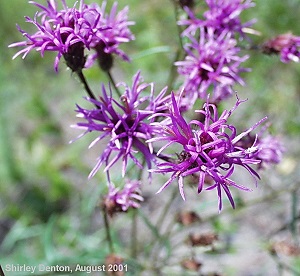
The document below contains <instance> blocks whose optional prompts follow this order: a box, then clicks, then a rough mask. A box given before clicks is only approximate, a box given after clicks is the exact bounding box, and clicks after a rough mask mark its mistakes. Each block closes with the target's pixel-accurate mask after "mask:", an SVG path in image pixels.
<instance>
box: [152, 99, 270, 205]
mask: <svg viewBox="0 0 300 276" xmlns="http://www.w3.org/2000/svg"><path fill="white" fill-rule="evenodd" d="M241 103H242V101H240V100H237V102H236V104H235V106H234V107H233V108H232V109H231V110H229V111H227V110H225V111H224V112H223V113H222V114H221V115H220V116H219V115H218V111H217V108H216V106H215V105H213V104H209V103H208V102H206V103H205V104H204V108H203V110H198V111H197V112H199V113H201V114H202V115H203V116H204V120H203V121H199V120H192V121H191V122H189V123H187V122H186V120H185V119H184V118H183V117H182V115H181V113H180V111H179V108H178V103H177V102H176V100H175V97H174V95H172V106H171V108H170V113H169V114H166V115H165V116H166V120H165V124H162V123H160V125H162V128H163V130H164V134H163V135H158V136H157V137H155V138H153V139H150V141H149V142H155V141H164V142H165V145H164V146H163V147H162V148H161V149H160V150H159V151H158V153H157V154H158V155H159V154H160V153H161V152H162V151H164V150H166V149H168V148H169V147H170V146H171V145H177V147H178V146H179V147H181V152H177V157H176V158H173V159H170V160H168V161H167V162H163V163H160V164H158V165H157V166H158V168H157V169H154V170H152V171H153V172H156V173H171V177H170V178H169V180H168V181H167V182H166V183H165V184H164V185H163V186H162V187H161V188H160V189H159V191H158V193H159V192H161V191H162V190H164V189H165V188H166V187H167V186H169V185H170V184H171V183H172V182H173V181H174V180H175V179H178V185H179V191H180V194H181V196H182V198H183V199H185V195H184V189H183V187H184V178H185V177H187V176H189V175H197V176H198V193H200V192H201V191H202V190H203V187H204V182H205V179H206V177H209V178H211V179H212V180H213V181H214V184H213V185H211V186H209V187H208V188H206V190H212V189H216V190H217V194H218V198H219V210H221V209H222V189H223V191H224V192H225V194H226V195H227V197H228V199H229V201H230V203H231V205H232V207H233V208H234V206H235V205H234V200H233V197H232V195H231V192H230V187H235V188H238V189H240V190H245V191H249V190H250V189H249V188H246V187H243V186H241V185H239V184H237V183H235V182H234V181H233V180H232V179H230V177H231V175H232V174H233V172H234V170H235V167H236V166H240V167H243V168H245V169H246V170H247V171H248V172H249V173H250V175H251V176H252V177H253V178H254V179H255V182H256V178H259V175H258V174H257V172H256V171H255V170H254V169H252V168H251V167H250V165H251V164H258V163H259V162H260V161H259V160H257V159H256V158H252V157H251V155H252V154H253V153H255V152H257V150H258V148H257V146H256V141H254V143H253V145H251V146H249V147H247V148H243V147H241V146H239V145H238V142H239V141H240V140H241V139H242V138H243V137H245V136H246V135H247V134H248V133H250V132H251V131H252V130H254V129H255V128H256V127H257V126H258V125H259V124H261V123H262V122H263V121H264V120H265V119H266V118H264V119H262V120H260V121H259V122H258V123H256V124H255V125H254V126H252V127H251V128H249V129H248V130H246V131H244V132H242V133H241V134H239V135H237V130H236V128H235V127H234V126H233V125H230V124H228V123H227V120H228V118H229V117H230V115H231V114H232V112H233V111H234V110H235V109H236V108H237V107H238V106H239V105H240V104H241Z"/></svg>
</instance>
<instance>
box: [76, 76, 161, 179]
mask: <svg viewBox="0 0 300 276" xmlns="http://www.w3.org/2000/svg"><path fill="white" fill-rule="evenodd" d="M119 86H124V88H125V92H124V94H123V95H122V96H121V98H120V100H119V101H118V100H115V99H114V98H113V97H112V93H111V90H110V92H109V93H108V92H107V90H106V88H105V86H104V85H103V86H102V96H101V97H99V100H94V99H90V98H88V99H87V100H88V101H89V102H91V103H93V104H94V105H95V106H97V108H94V109H91V110H90V109H85V108H82V107H80V106H78V105H77V110H76V111H77V113H78V117H81V118H83V119H84V120H85V121H84V122H80V123H78V124H77V125H76V126H75V127H76V128H80V129H84V130H85V132H84V133H83V134H82V135H85V134H87V133H89V132H97V133H99V136H98V137H97V138H96V139H95V140H94V141H93V142H92V143H91V145H90V147H92V146H93V145H94V144H95V143H97V142H98V141H100V140H102V139H104V138H106V139H107V140H108V142H107V145H106V146H105V149H104V151H103V152H102V154H101V155H100V157H99V159H98V162H97V164H96V166H95V167H94V169H93V170H92V172H91V173H90V177H92V176H94V175H95V173H96V172H97V171H98V170H99V168H100V167H101V166H102V165H103V164H105V169H104V171H105V172H107V174H108V179H110V178H109V170H110V169H111V168H112V167H113V165H114V164H116V163H117V162H118V161H119V160H120V161H122V164H123V165H122V170H121V171H122V176H123V177H124V176H125V172H126V168H127V163H128V161H129V159H131V160H132V161H133V162H134V163H135V164H136V165H137V167H138V168H140V169H143V164H142V159H143V158H144V159H145V162H146V164H147V166H148V168H149V169H150V168H151V162H152V161H153V159H154V155H153V153H152V151H153V149H152V145H151V144H147V143H146V142H145V141H146V140H149V139H151V138H152V137H153V135H154V133H156V132H157V129H158V127H156V126H152V125H151V123H152V122H153V120H154V119H150V120H148V119H149V117H150V115H152V114H153V113H154V112H157V111H160V110H163V109H164V108H165V107H164V103H163V101H162V100H161V99H162V98H163V94H164V93H165V91H166V88H165V89H163V90H162V91H161V92H160V93H159V95H158V96H157V97H156V98H155V97H154V88H153V84H148V83H143V82H142V78H141V76H140V73H139V72H138V73H137V74H136V75H135V76H134V77H133V83H132V86H128V85H127V84H123V83H120V84H119ZM147 88H150V90H151V91H150V93H146V95H142V94H143V93H144V92H145V90H146V89H147ZM82 135H81V136H82ZM81 136H80V137H81ZM139 154H141V155H142V156H139Z"/></svg>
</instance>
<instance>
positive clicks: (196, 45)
mask: <svg viewBox="0 0 300 276" xmlns="http://www.w3.org/2000/svg"><path fill="white" fill-rule="evenodd" d="M206 3H207V5H208V8H209V9H208V10H207V11H206V12H205V13H204V14H203V16H204V19H199V18H197V17H196V15H195V14H194V12H193V11H192V10H191V9H188V8H185V10H186V12H187V14H188V19H184V20H180V21H178V25H184V26H187V27H186V29H185V30H184V31H183V32H182V36H184V37H187V38H188V40H190V41H191V42H190V43H188V44H186V45H185V46H184V50H185V52H186V57H185V60H184V61H177V62H176V63H175V65H176V66H178V73H179V74H180V75H182V76H183V77H184V82H183V87H184V89H185V93H186V97H188V98H189V99H191V101H192V102H194V101H195V99H197V98H201V99H203V100H205V99H206V98H207V95H208V94H210V95H211V98H210V100H211V101H212V102H215V103H218V102H220V101H221V100H223V99H225V98H227V97H229V96H231V95H233V86H234V85H235V84H240V85H244V82H243V80H242V78H241V77H240V76H239V74H240V73H241V72H243V71H247V69H245V68H241V67H240V65H241V63H243V62H244V61H245V60H246V59H247V58H248V56H246V55H244V56H241V54H240V48H239V47H237V40H236V38H235V37H236V34H237V33H238V34H240V37H241V38H244V37H245V33H244V31H243V30H244V29H245V28H246V27H249V26H250V25H251V24H252V23H253V22H247V23H244V24H242V23H241V20H240V18H239V15H240V13H241V12H242V11H243V10H245V9H247V8H249V7H252V6H253V3H252V2H251V0H249V1H246V2H243V1H241V0H235V1H228V0H206ZM199 37H200V39H199Z"/></svg>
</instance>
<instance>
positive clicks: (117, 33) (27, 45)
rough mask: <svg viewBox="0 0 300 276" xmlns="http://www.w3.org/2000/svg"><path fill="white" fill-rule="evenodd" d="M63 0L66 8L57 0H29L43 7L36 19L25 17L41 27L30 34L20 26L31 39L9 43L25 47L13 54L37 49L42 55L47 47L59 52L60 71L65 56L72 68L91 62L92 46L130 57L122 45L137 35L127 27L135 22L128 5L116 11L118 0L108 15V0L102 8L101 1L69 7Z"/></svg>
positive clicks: (62, 0)
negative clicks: (44, 0) (43, 1)
mask: <svg viewBox="0 0 300 276" xmlns="http://www.w3.org/2000/svg"><path fill="white" fill-rule="evenodd" d="M61 2H62V6H63V9H59V8H58V5H57V1H56V0H48V1H47V4H48V5H47V6H43V5H41V4H38V3H36V2H34V1H30V2H29V3H31V4H33V5H35V6H37V7H38V8H39V9H40V10H41V11H40V12H37V13H36V15H35V17H34V18H33V19H31V18H30V17H25V18H26V22H28V23H31V24H33V25H35V26H36V28H37V31H36V32H35V33H34V34H29V33H27V32H25V31H24V30H22V29H21V28H20V27H19V26H18V29H19V31H20V32H21V33H22V34H23V36H25V37H26V39H27V40H26V41H21V42H17V43H13V44H11V45H9V47H24V48H23V49H22V50H20V51H19V52H17V53H16V54H15V55H14V57H13V58H15V57H17V56H19V55H21V54H23V58H25V57H26V56H27V54H28V53H29V52H30V51H32V50H34V49H35V50H36V51H39V52H40V53H41V55H42V56H44V53H45V52H46V51H51V52H57V56H56V59H55V62H54V68H55V70H56V71H57V70H58V64H59V61H60V59H61V57H62V56H63V57H64V59H65V60H66V63H67V65H68V67H70V68H71V69H72V71H79V70H81V69H83V68H84V67H86V66H87V65H90V62H88V64H86V56H85V53H84V51H85V50H90V49H91V48H94V49H96V50H97V51H98V52H99V51H100V50H98V49H99V48H101V53H103V55H104V56H105V53H106V54H107V53H109V54H111V53H115V54H117V55H120V56H122V57H123V58H124V59H126V55H125V54H124V53H123V52H122V51H121V50H119V49H118V46H119V44H120V43H122V42H128V41H129V40H130V39H133V36H132V35H131V33H130V31H129V29H128V28H127V26H128V25H132V22H127V21H126V13H127V8H125V9H124V10H123V11H121V12H120V13H119V14H117V15H116V4H115V5H114V6H113V8H112V11H111V14H110V15H106V14H105V11H104V8H105V2H104V3H103V5H102V7H101V8H100V7H99V6H98V5H97V4H91V5H86V4H84V0H80V3H79V7H78V8H77V7H76V4H75V5H74V6H73V7H72V8H69V7H68V6H67V4H66V2H65V0H61ZM76 3H77V2H76ZM114 16H116V18H115V17H114ZM108 25H109V26H108ZM99 45H100V46H99ZM106 59H107V57H106Z"/></svg>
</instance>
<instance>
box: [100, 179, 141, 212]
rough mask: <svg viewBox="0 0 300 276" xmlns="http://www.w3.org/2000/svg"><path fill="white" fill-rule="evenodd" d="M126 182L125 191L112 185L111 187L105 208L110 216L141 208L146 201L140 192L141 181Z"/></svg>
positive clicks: (105, 201) (105, 200)
mask: <svg viewBox="0 0 300 276" xmlns="http://www.w3.org/2000/svg"><path fill="white" fill-rule="evenodd" d="M125 182H126V183H125V186H124V188H123V189H120V188H116V187H115V186H114V185H113V184H112V183H111V184H110V186H109V191H108V194H107V196H106V197H105V198H104V206H105V208H106V210H107V212H108V213H109V214H110V216H112V215H113V214H114V213H116V212H126V211H127V210H128V209H129V208H135V209H136V208H139V207H140V202H141V201H143V200H144V199H143V197H142V196H141V190H140V187H141V181H138V180H128V179H126V180H125Z"/></svg>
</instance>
